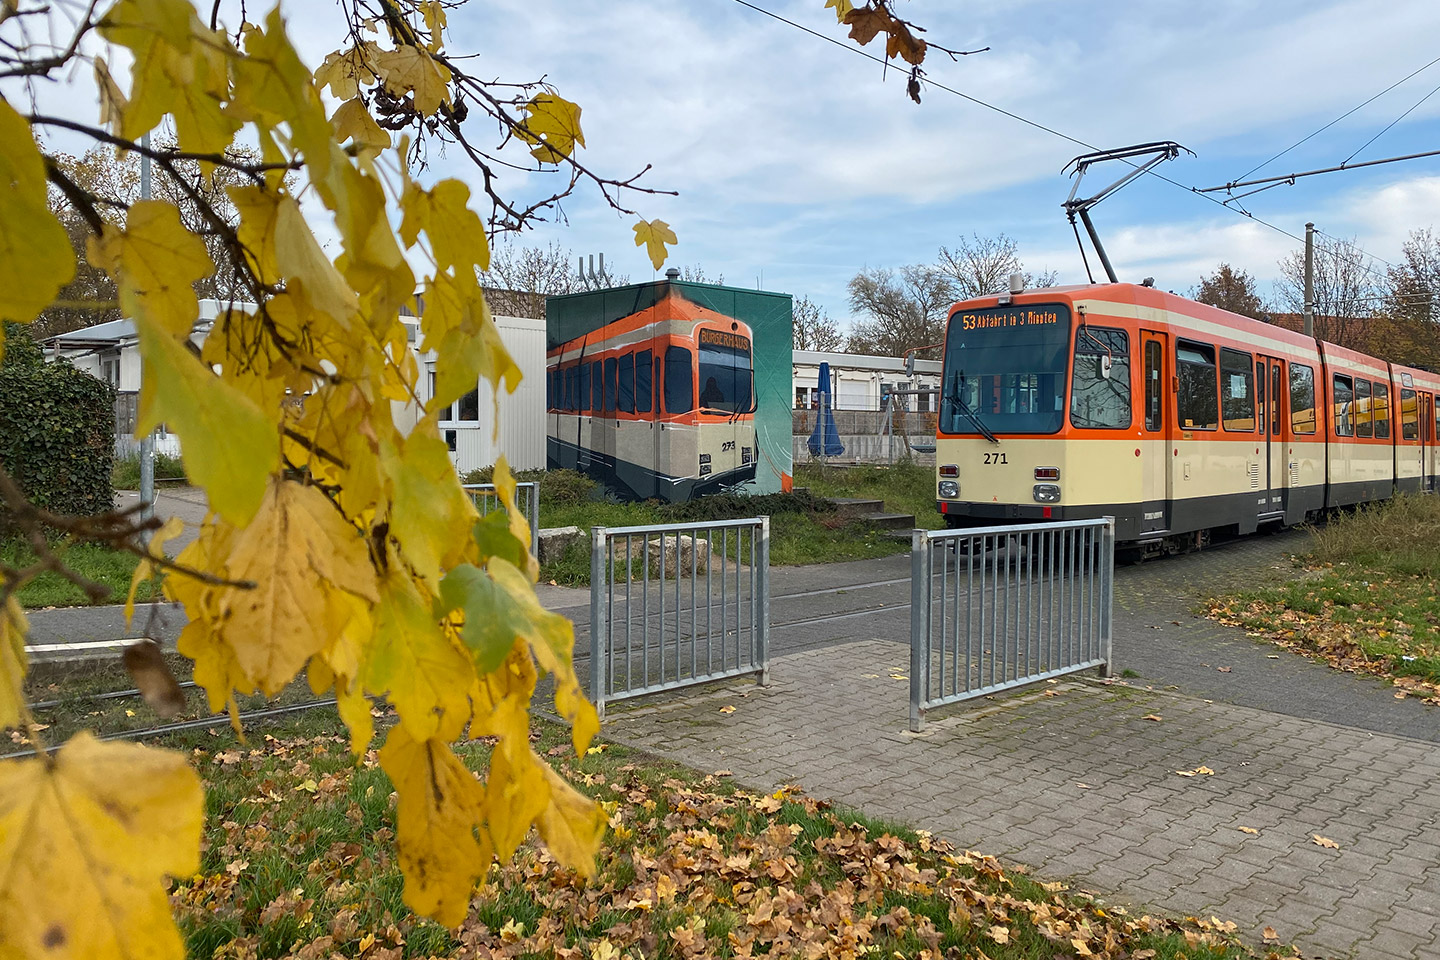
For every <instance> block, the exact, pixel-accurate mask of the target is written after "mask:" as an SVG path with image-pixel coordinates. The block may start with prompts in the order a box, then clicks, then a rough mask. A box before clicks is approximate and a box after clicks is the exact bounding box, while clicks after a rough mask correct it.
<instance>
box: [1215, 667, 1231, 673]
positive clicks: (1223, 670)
mask: <svg viewBox="0 0 1440 960" xmlns="http://www.w3.org/2000/svg"><path fill="white" fill-rule="evenodd" d="M1215 669H1216V670H1219V671H1220V672H1221V673H1229V672H1230V668H1229V667H1216V668H1215Z"/></svg>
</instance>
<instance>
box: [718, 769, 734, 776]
mask: <svg viewBox="0 0 1440 960" xmlns="http://www.w3.org/2000/svg"><path fill="white" fill-rule="evenodd" d="M715 776H717V777H733V776H735V774H733V773H731V772H730V771H729V770H716V771H715Z"/></svg>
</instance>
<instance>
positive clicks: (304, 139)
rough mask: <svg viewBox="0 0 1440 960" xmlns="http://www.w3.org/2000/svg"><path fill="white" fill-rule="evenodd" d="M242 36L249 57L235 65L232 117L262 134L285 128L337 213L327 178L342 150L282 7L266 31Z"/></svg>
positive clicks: (249, 30)
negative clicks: (254, 126) (289, 32)
mask: <svg viewBox="0 0 1440 960" xmlns="http://www.w3.org/2000/svg"><path fill="white" fill-rule="evenodd" d="M242 32H243V34H244V37H245V55H244V56H243V57H236V58H235V59H234V60H233V61H232V64H231V71H232V73H233V76H234V92H233V94H232V99H231V101H230V105H229V110H228V112H229V113H230V114H232V115H233V116H236V117H238V118H239V119H242V120H248V121H254V122H255V123H256V124H258V125H260V126H261V127H262V128H273V127H275V126H277V125H279V124H281V123H284V124H286V125H287V126H288V127H289V137H288V139H289V142H290V143H291V144H292V145H293V146H294V148H295V149H297V150H299V151H300V153H301V155H302V156H303V157H304V158H305V166H306V170H307V172H308V173H309V176H310V182H311V183H312V184H313V185H314V186H315V188H316V190H317V192H319V193H320V195H321V196H322V197H323V198H324V199H325V202H326V205H327V206H330V207H331V208H332V209H333V208H334V199H335V198H334V196H333V194H331V193H330V187H329V183H328V177H329V174H330V173H331V172H332V171H331V164H332V161H333V159H334V155H335V152H336V151H339V149H340V148H339V145H338V144H336V143H335V142H334V141H335V131H334V128H333V127H331V126H330V118H329V117H327V116H326V115H325V105H324V104H323V103H322V102H321V100H320V92H319V90H318V89H316V86H315V78H314V76H313V75H312V74H311V72H310V70H309V68H307V67H306V66H305V64H304V62H303V61H302V60H301V59H300V55H299V54H298V53H296V52H295V48H294V46H292V45H291V43H290V39H289V38H288V37H287V36H286V35H285V21H284V18H283V17H281V15H280V6H279V4H276V6H275V8H274V9H273V10H271V11H270V13H269V14H267V15H266V17H265V26H264V28H263V29H261V28H260V27H258V26H254V25H247V26H246V27H244V28H243V31H242ZM343 155H344V154H343V152H342V153H341V156H342V157H343ZM280 179H281V178H280V177H276V180H275V182H276V183H278V182H279V180H280Z"/></svg>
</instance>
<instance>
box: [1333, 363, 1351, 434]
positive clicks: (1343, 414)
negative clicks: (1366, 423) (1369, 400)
mask: <svg viewBox="0 0 1440 960" xmlns="http://www.w3.org/2000/svg"><path fill="white" fill-rule="evenodd" d="M1330 398H1331V401H1332V403H1333V407H1332V410H1331V416H1332V420H1333V422H1334V424H1335V436H1337V437H1353V436H1355V423H1354V421H1353V420H1352V419H1351V414H1352V413H1353V410H1352V409H1351V408H1352V407H1354V406H1355V388H1354V387H1353V386H1352V385H1351V383H1350V378H1349V377H1345V376H1341V375H1340V374H1338V373H1337V374H1335V379H1334V381H1333V387H1332V389H1331V395H1330Z"/></svg>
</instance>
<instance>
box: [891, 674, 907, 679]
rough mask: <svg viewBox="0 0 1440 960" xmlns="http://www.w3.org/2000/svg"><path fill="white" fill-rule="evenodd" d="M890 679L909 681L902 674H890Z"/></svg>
mask: <svg viewBox="0 0 1440 960" xmlns="http://www.w3.org/2000/svg"><path fill="white" fill-rule="evenodd" d="M890 679H891V680H909V679H910V678H909V677H907V676H905V674H903V673H892V674H890Z"/></svg>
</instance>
